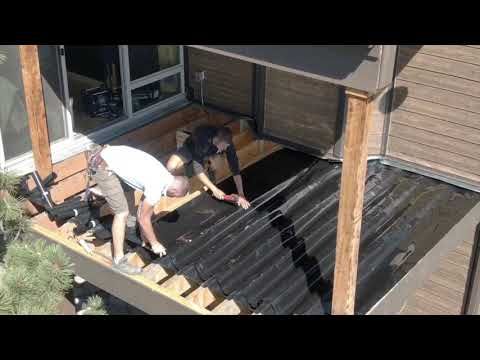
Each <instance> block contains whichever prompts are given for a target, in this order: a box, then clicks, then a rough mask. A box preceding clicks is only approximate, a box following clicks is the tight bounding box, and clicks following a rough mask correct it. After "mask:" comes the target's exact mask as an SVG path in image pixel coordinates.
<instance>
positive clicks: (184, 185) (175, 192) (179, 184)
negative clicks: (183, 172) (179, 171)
mask: <svg viewBox="0 0 480 360" xmlns="http://www.w3.org/2000/svg"><path fill="white" fill-rule="evenodd" d="M189 190H190V182H189V181H188V178H187V177H186V176H174V177H173V182H172V183H171V184H170V186H169V187H168V189H167V196H170V197H182V196H185V195H187V194H188V191H189Z"/></svg>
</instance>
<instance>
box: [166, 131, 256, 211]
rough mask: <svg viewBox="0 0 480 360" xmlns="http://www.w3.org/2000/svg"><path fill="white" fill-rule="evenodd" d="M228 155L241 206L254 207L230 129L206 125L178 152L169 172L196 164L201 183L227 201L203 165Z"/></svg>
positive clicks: (217, 196) (195, 167)
mask: <svg viewBox="0 0 480 360" xmlns="http://www.w3.org/2000/svg"><path fill="white" fill-rule="evenodd" d="M224 152H225V153H226V156H227V161H228V165H229V167H230V170H231V172H232V174H233V180H234V182H235V186H236V187H237V192H238V195H239V196H240V197H239V200H238V205H239V206H241V207H242V208H244V209H248V208H249V207H250V203H249V202H248V201H247V200H246V198H245V193H244V191H243V182H242V176H241V175H240V166H239V163H238V157H237V153H236V150H235V146H234V144H233V141H232V131H231V130H230V129H229V128H227V127H216V126H209V125H203V126H199V127H197V128H196V129H195V130H194V131H193V134H192V135H191V136H189V137H188V138H187V139H186V140H185V143H184V144H183V146H182V147H181V148H180V149H178V150H177V151H176V152H175V153H174V154H173V155H172V156H171V157H170V159H168V162H167V169H168V171H170V172H171V173H172V174H173V173H175V172H176V171H178V170H179V169H180V168H182V167H183V166H185V165H188V164H190V163H192V166H193V172H194V174H195V175H197V176H198V178H199V180H200V181H201V182H202V183H203V184H204V185H205V186H206V187H207V188H208V189H209V190H210V191H211V192H212V194H213V196H214V197H215V198H217V199H219V200H223V198H224V196H225V193H224V192H223V191H222V190H220V189H219V188H218V187H216V186H215V185H214V184H213V183H212V182H211V181H210V179H209V178H208V176H207V175H205V169H204V167H203V162H204V160H206V159H207V158H208V157H210V156H213V155H216V154H220V153H224Z"/></svg>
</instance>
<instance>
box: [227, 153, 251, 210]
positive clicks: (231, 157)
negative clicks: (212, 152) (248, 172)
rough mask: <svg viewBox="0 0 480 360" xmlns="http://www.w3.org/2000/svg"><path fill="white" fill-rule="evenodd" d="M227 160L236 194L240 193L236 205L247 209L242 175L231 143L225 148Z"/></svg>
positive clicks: (248, 205) (247, 203) (248, 204)
mask: <svg viewBox="0 0 480 360" xmlns="http://www.w3.org/2000/svg"><path fill="white" fill-rule="evenodd" d="M227 161H228V165H229V167H230V171H231V172H232V174H233V181H234V182H235V186H236V187H237V193H238V195H240V200H239V201H238V205H239V206H241V207H242V208H244V209H248V208H249V207H250V203H249V202H248V200H247V199H246V197H245V192H244V191H243V180H242V175H240V164H239V161H238V157H237V151H236V149H235V146H234V145H233V144H232V145H230V146H229V147H228V148H227Z"/></svg>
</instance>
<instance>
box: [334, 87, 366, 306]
mask: <svg viewBox="0 0 480 360" xmlns="http://www.w3.org/2000/svg"><path fill="white" fill-rule="evenodd" d="M346 96H347V120H346V129H345V144H344V159H343V166H342V179H341V185H340V204H339V210H338V224H337V246H336V256H335V274H334V284H333V303H332V314H336V315H352V314H353V313H354V308H355V288H356V282H357V265H358V248H359V245H360V231H361V225H362V209H363V196H364V188H365V175H366V170H367V157H368V142H367V138H368V130H369V123H370V119H369V116H368V106H367V105H368V96H367V94H366V93H362V92H357V91H353V90H347V91H346Z"/></svg>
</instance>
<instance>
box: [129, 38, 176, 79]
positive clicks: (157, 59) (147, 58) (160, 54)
mask: <svg viewBox="0 0 480 360" xmlns="http://www.w3.org/2000/svg"><path fill="white" fill-rule="evenodd" d="M128 55H129V63H130V80H132V81H133V80H137V79H140V78H142V77H145V76H148V75H151V74H154V73H157V72H159V71H162V70H165V69H168V68H170V67H172V66H175V65H179V64H180V48H179V47H178V46H177V45H149V46H138V45H134V46H129V47H128Z"/></svg>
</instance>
